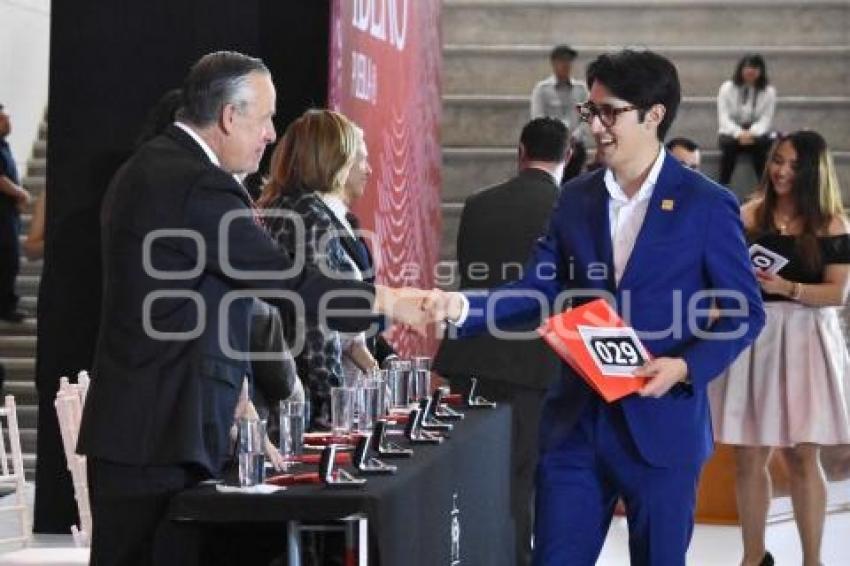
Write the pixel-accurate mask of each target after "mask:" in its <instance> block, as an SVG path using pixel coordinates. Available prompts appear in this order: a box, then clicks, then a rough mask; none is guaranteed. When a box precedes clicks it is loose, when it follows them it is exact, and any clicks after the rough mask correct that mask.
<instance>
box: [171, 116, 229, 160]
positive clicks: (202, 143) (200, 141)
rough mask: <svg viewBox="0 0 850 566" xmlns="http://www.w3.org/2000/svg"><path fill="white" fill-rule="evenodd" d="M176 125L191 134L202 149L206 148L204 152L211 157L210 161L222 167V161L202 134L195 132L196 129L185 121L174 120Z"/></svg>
mask: <svg viewBox="0 0 850 566" xmlns="http://www.w3.org/2000/svg"><path fill="white" fill-rule="evenodd" d="M174 125H175V126H177V127H178V128H180V129H181V130H183V131H184V132H186V133H187V134H189V137H190V138H192V139H193V140H195V142H196V143H197V144H198V145H199V146H201V149H203V150H204V153H206V154H207V157H209V158H210V161H212V162H213V163H214V164H215V165H216V167H221V161H219V160H218V156H217V155H216V154H215V152H214V151H213V150H212V148H211V147H210V146H208V145H207V142H205V141H204V139H203V138H202V137H201V136H199V135H198V134H197V133H195V130H193V129H192V128H190V127H189V126H187V125H186V124H184V123H183V122H174Z"/></svg>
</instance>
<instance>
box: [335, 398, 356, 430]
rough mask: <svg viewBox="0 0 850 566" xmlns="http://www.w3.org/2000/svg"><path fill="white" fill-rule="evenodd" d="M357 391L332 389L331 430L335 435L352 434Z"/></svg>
mask: <svg viewBox="0 0 850 566" xmlns="http://www.w3.org/2000/svg"><path fill="white" fill-rule="evenodd" d="M356 392H357V390H356V389H355V388H353V387H332V388H331V428H332V429H333V433H334V434H338V435H343V434H348V433H349V432H351V427H352V425H353V423H354V405H355V402H354V401H355V396H356Z"/></svg>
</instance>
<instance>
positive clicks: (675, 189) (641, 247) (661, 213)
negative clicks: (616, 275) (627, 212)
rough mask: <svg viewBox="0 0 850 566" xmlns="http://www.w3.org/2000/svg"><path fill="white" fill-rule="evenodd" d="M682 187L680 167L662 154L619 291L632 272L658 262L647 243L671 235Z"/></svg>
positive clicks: (639, 270)
mask: <svg viewBox="0 0 850 566" xmlns="http://www.w3.org/2000/svg"><path fill="white" fill-rule="evenodd" d="M681 184H682V171H681V165H679V163H678V162H676V160H675V159H672V158H670V156H668V155H665V156H664V164H663V165H662V166H661V172H660V173H659V175H658V180H657V181H656V183H655V189H653V191H652V196H651V197H650V198H649V206H648V207H647V209H646V216H645V217H644V219H643V225H642V226H641V228H640V232H638V236H637V240H636V241H635V246H634V248H633V249H632V254H631V255H630V256H629V261H628V262H627V263H626V269H625V271H624V272H623V278H622V279H621V280H620V287H621V288H627V286H628V285H630V284H631V282H632V278H633V277H634V276H635V273H638V272H641V271H645V269H644V270H641V266H647V265H651V263H652V262H653V261H658V260H659V258H658V257H653V256H652V254H651V253H649V250H648V247H647V245H646V244H647V242H651V241H652V240H653V239H655V238H657V237H658V236H659V235H663V234H669V233H671V232H672V230H671V227H672V225H673V223H674V222H675V219H676V213H677V210H676V209H677V207H679V206H681V203H679V198H678V197H679V194H680V192H681V191H680V188H681ZM609 240H610V238H609Z"/></svg>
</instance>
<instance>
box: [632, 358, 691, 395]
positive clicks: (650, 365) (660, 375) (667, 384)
mask: <svg viewBox="0 0 850 566" xmlns="http://www.w3.org/2000/svg"><path fill="white" fill-rule="evenodd" d="M635 375H640V376H645V377H648V378H649V381H648V382H647V383H646V385H644V386H643V388H642V389H641V390H640V391H638V394H639V395H640V396H641V397H661V396H662V395H664V394H665V393H667V392H668V391H670V388H671V387H673V386H674V385H676V384H677V383H679V382H681V381H684V380H685V378H686V377H687V376H688V364H687V363H685V360H683V359H682V358H655V359H654V360H651V361H649V362H647V363H646V364H644V366H643V367H642V368H640V369H639V370H637V371H636V372H635Z"/></svg>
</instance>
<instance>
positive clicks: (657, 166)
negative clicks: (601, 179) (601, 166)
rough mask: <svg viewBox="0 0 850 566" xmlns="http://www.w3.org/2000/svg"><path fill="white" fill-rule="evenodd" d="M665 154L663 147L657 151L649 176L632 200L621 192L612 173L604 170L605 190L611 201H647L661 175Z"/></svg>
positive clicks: (621, 189) (609, 170)
mask: <svg viewBox="0 0 850 566" xmlns="http://www.w3.org/2000/svg"><path fill="white" fill-rule="evenodd" d="M665 154H666V152H665V151H664V146H663V145H662V146H661V148H660V149H659V150H658V156H657V157H656V158H655V162H654V163H653V164H652V168H651V169H650V170H649V174H648V175H647V176H646V179H645V180H644V182H643V184H642V185H641V186H640V189H639V190H638V192H637V193H636V194H635V196H633V197H632V198H629V197H627V196H626V193H625V192H624V191H623V188H622V187H621V186H620V184H619V183H618V182H617V180H616V179H615V178H614V172H613V171H612V170H611V169H606V170H605V188H606V189H608V194H609V195H611V199H612V200H616V201H619V202H621V203H628V202H638V201H642V200H647V199H648V198H649V197H651V196H652V191H653V189H654V188H655V183H657V182H658V175H660V174H661V166H662V165H663V164H664V155H665Z"/></svg>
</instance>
